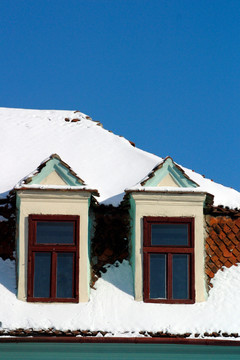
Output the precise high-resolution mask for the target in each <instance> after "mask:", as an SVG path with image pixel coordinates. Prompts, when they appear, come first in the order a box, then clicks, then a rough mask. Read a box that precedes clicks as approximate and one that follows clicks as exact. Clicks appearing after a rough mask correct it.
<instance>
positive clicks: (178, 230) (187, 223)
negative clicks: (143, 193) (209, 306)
mask: <svg viewBox="0 0 240 360" xmlns="http://www.w3.org/2000/svg"><path fill="white" fill-rule="evenodd" d="M143 221H144V240H143V254H144V258H143V261H144V266H143V268H144V301H146V302H161V303H193V302H194V294H195V292H194V241H193V240H194V239H193V237H194V219H192V218H166V217H144V219H143Z"/></svg>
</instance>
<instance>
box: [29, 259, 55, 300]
mask: <svg viewBox="0 0 240 360" xmlns="http://www.w3.org/2000/svg"><path fill="white" fill-rule="evenodd" d="M50 284H51V253H35V262H34V285H33V296H34V297H39V298H45V297H50Z"/></svg>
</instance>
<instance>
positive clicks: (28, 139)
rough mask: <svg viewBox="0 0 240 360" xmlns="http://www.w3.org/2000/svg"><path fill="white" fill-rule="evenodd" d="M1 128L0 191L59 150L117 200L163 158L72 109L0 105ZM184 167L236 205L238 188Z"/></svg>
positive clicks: (105, 198)
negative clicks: (141, 148) (219, 182)
mask: <svg viewBox="0 0 240 360" xmlns="http://www.w3.org/2000/svg"><path fill="white" fill-rule="evenodd" d="M99 125H100V126H99ZM0 131H1V146H0V158H1V174H4V176H1V179H0V194H1V193H4V192H6V191H9V190H11V189H12V188H13V187H14V186H15V185H16V183H18V182H19V181H20V180H21V179H22V178H24V177H26V176H27V175H28V174H30V173H31V172H33V171H34V170H35V169H37V167H38V166H39V164H40V163H41V162H42V161H43V160H44V159H46V158H48V157H49V156H50V155H51V154H54V153H57V154H58V155H59V156H60V157H61V158H62V159H63V160H64V161H65V162H66V163H67V164H68V165H69V166H70V167H71V168H72V170H73V171H74V172H75V173H76V174H77V176H78V177H80V178H83V179H84V181H85V183H86V184H87V185H88V186H89V187H90V188H92V189H97V190H98V191H99V193H100V199H99V201H100V202H105V203H112V204H114V205H117V204H118V203H119V201H121V199H122V197H123V193H124V189H126V188H130V187H132V186H134V185H135V184H137V183H139V182H140V181H141V180H142V179H144V178H145V177H146V175H147V174H148V173H149V172H150V171H151V170H152V169H153V168H154V167H155V166H156V165H157V164H159V163H160V162H161V161H162V159H161V158H159V157H157V156H155V155H153V154H150V153H147V152H145V151H142V150H140V149H138V148H135V147H133V146H132V145H131V144H130V142H129V141H128V140H126V139H125V138H123V137H120V136H117V135H115V134H113V133H111V132H109V131H107V130H105V129H103V128H102V127H101V124H100V123H99V122H95V121H93V120H92V119H91V118H90V117H89V116H87V115H84V114H82V113H80V112H75V111H63V110H61V111H60V110H24V109H7V108H0ZM159 152H161V149H159ZM183 169H184V171H185V172H186V174H187V175H188V176H189V177H190V179H192V180H193V181H195V182H196V183H198V184H199V185H200V188H201V190H202V191H204V192H208V193H211V194H213V195H214V196H215V199H214V205H224V206H229V207H230V208H236V207H238V208H240V193H239V192H237V191H235V190H233V189H230V188H227V187H224V186H222V185H219V184H216V183H214V182H212V181H210V180H208V179H205V178H203V177H202V176H201V175H199V174H197V173H194V172H193V171H191V170H189V169H185V168H183Z"/></svg>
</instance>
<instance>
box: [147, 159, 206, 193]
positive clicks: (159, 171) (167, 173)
mask: <svg viewBox="0 0 240 360" xmlns="http://www.w3.org/2000/svg"><path fill="white" fill-rule="evenodd" d="M141 185H142V186H144V187H167V186H170V187H181V188H182V187H192V188H196V187H198V186H199V185H198V184H197V183H195V182H194V181H193V180H191V179H190V178H189V177H188V176H187V175H186V173H185V172H184V171H183V169H182V168H181V167H180V166H178V165H177V164H176V163H175V162H174V161H173V159H172V158H171V157H170V156H168V157H166V158H165V159H164V160H163V162H162V163H161V164H159V165H157V166H156V167H155V168H154V169H153V170H152V171H151V173H149V174H148V176H147V178H146V179H145V180H144V181H142V182H141Z"/></svg>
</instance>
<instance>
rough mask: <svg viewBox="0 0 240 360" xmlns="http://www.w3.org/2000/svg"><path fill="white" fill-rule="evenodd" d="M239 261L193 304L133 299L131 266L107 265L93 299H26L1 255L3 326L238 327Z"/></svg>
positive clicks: (120, 331) (116, 331)
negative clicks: (42, 301) (76, 301)
mask: <svg viewBox="0 0 240 360" xmlns="http://www.w3.org/2000/svg"><path fill="white" fill-rule="evenodd" d="M239 277H240V266H232V267H231V268H229V269H227V268H223V271H221V270H219V271H218V273H217V274H216V275H215V277H214V279H213V288H212V289H211V290H210V292H209V296H208V299H207V301H206V302H203V303H196V304H193V305H184V304H178V305H173V304H171V305H168V304H150V303H148V304H147V303H143V302H137V301H134V298H133V278H132V269H131V266H130V265H129V263H128V262H127V261H126V260H124V261H123V263H122V264H120V263H116V264H115V265H109V266H108V267H107V272H106V273H104V274H102V278H100V279H98V281H97V282H96V284H95V287H96V289H95V290H94V289H91V295H90V301H89V302H88V303H79V304H67V306H66V304H65V305H64V304H37V303H26V302H23V301H20V300H18V299H17V298H16V290H15V263H14V261H10V260H6V261H3V260H2V259H0V329H5V330H14V329H17V328H24V329H29V328H33V329H35V330H40V329H48V328H55V329H58V330H63V331H64V330H68V329H69V330H77V329H80V330H90V331H106V332H107V335H106V336H127V337H129V336H141V334H139V332H140V331H148V332H157V331H163V332H168V333H172V334H183V333H192V334H196V333H197V334H200V336H204V335H203V334H204V332H208V333H212V332H219V331H220V332H221V333H224V332H226V333H228V334H231V333H238V332H239V328H240V303H239V298H240V282H239Z"/></svg>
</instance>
